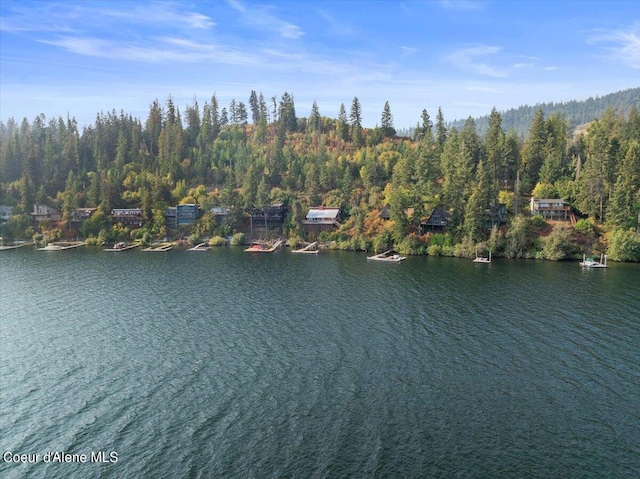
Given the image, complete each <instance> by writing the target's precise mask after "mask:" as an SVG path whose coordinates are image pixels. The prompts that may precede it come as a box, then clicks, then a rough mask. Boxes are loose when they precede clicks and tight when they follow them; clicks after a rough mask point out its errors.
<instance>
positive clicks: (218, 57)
mask: <svg viewBox="0 0 640 479" xmlns="http://www.w3.org/2000/svg"><path fill="white" fill-rule="evenodd" d="M151 40H152V42H148V43H142V42H141V43H132V42H131V41H128V42H120V41H116V40H104V39H100V38H92V37H85V36H82V37H80V36H73V37H71V36H69V37H60V38H57V39H51V40H41V43H46V44H48V45H53V46H57V47H60V48H63V49H65V50H67V51H69V52H71V53H74V54H77V55H84V56H89V57H97V58H110V59H114V60H118V59H119V60H127V61H137V62H145V63H159V62H163V61H168V60H170V61H174V62H177V63H198V62H202V61H215V62H219V63H224V64H230V65H249V64H256V63H259V61H260V60H259V59H258V58H257V57H256V56H255V55H250V54H248V53H246V52H244V51H241V50H236V49H233V48H230V47H227V46H222V45H217V44H215V43H208V44H204V43H197V42H193V41H190V40H186V39H183V38H174V37H155V38H153V39H151ZM151 44H153V46H150V45H151Z"/></svg>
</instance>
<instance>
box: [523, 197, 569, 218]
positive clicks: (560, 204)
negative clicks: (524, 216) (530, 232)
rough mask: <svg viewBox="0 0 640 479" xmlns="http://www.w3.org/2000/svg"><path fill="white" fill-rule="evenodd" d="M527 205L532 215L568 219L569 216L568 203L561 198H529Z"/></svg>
mask: <svg viewBox="0 0 640 479" xmlns="http://www.w3.org/2000/svg"><path fill="white" fill-rule="evenodd" d="M529 205H530V211H531V214H532V215H533V216H542V217H543V218H544V219H545V220H563V221H568V220H569V219H570V216H571V208H570V207H569V203H567V202H566V201H565V200H563V199H561V198H550V199H549V198H544V199H543V198H531V200H530V202H529Z"/></svg>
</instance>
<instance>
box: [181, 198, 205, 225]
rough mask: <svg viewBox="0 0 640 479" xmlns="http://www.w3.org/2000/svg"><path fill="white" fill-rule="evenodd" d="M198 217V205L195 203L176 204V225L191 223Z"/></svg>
mask: <svg viewBox="0 0 640 479" xmlns="http://www.w3.org/2000/svg"><path fill="white" fill-rule="evenodd" d="M199 217H200V207H199V206H198V205H197V204H195V203H188V204H186V205H178V206H176V224H177V225H178V226H184V225H192V224H194V223H195V222H196V221H198V218H199Z"/></svg>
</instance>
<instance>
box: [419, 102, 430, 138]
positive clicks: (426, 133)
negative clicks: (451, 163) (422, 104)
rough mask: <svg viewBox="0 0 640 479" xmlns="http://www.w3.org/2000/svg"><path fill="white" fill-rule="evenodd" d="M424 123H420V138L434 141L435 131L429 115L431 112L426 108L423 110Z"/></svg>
mask: <svg viewBox="0 0 640 479" xmlns="http://www.w3.org/2000/svg"><path fill="white" fill-rule="evenodd" d="M421 117H422V124H421V125H420V140H421V141H423V142H425V143H432V142H433V131H432V126H433V125H432V123H431V118H430V117H429V113H427V110H426V109H423V110H422V115H421Z"/></svg>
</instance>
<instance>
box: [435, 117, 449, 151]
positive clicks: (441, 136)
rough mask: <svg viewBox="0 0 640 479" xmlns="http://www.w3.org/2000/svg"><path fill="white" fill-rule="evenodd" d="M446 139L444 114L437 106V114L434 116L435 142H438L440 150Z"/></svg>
mask: <svg viewBox="0 0 640 479" xmlns="http://www.w3.org/2000/svg"><path fill="white" fill-rule="evenodd" d="M446 141H447V127H446V126H445V124H444V115H443V114H442V108H440V107H438V115H437V116H436V143H437V144H438V146H439V148H440V151H442V149H443V148H444V144H445V142H446Z"/></svg>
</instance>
